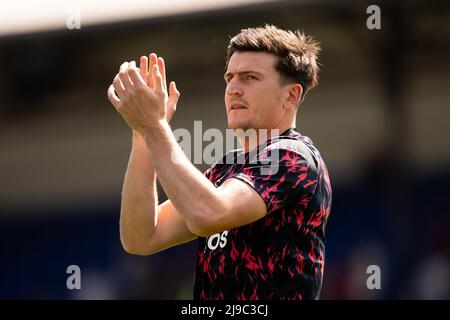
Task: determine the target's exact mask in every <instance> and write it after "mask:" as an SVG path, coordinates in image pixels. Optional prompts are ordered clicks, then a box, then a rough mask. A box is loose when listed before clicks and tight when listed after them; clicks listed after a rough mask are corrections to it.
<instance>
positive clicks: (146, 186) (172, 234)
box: [108, 25, 332, 300]
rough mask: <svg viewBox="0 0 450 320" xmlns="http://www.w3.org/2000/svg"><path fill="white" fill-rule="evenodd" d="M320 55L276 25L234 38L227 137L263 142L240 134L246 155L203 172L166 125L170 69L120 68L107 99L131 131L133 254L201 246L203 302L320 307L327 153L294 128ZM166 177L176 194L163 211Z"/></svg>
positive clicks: (150, 65) (127, 206)
mask: <svg viewBox="0 0 450 320" xmlns="http://www.w3.org/2000/svg"><path fill="white" fill-rule="evenodd" d="M318 52H319V45H318V43H317V42H316V41H314V40H313V39H312V38H311V37H309V36H306V35H305V34H303V33H302V32H299V31H288V30H282V29H279V28H277V27H275V26H270V25H266V26H264V27H257V28H249V29H244V30H242V31H241V32H240V33H239V34H238V35H236V36H235V37H233V38H232V39H231V40H230V43H229V46H228V53H227V62H226V70H225V74H224V80H225V83H226V88H225V110H226V114H227V120H228V128H230V129H233V130H235V131H237V130H241V131H243V132H247V131H250V130H253V132H256V134H254V135H239V136H238V138H239V139H240V140H241V141H240V142H241V146H242V149H238V150H232V151H230V152H228V153H227V154H225V155H223V159H221V160H219V161H216V162H215V163H213V164H212V165H211V166H210V167H209V168H208V169H207V170H206V172H205V173H202V172H200V171H199V170H198V169H197V168H196V167H195V166H194V165H193V164H192V163H191V161H190V160H189V159H188V158H187V157H186V155H185V154H184V152H183V150H182V149H181V147H180V145H179V144H178V143H177V140H176V138H175V137H174V134H173V132H172V129H171V127H170V125H169V122H170V119H171V118H172V116H173V114H174V112H175V110H176V105H177V102H178V99H179V97H180V92H179V91H178V89H177V88H176V85H175V83H174V82H171V83H170V85H169V87H168V89H167V85H166V74H165V62H164V60H163V59H162V58H161V57H157V55H156V54H153V53H152V54H151V55H150V56H149V57H148V58H147V57H141V59H140V65H139V67H137V66H136V64H135V63H134V62H130V63H124V64H122V66H121V68H120V71H119V73H118V74H117V76H116V77H115V78H114V81H113V84H112V85H111V86H110V87H109V89H108V98H109V100H110V102H111V103H112V105H113V106H114V107H115V109H116V110H117V111H118V112H119V113H120V115H121V116H122V117H123V119H124V120H125V121H126V123H127V124H128V126H129V127H130V128H131V129H132V132H133V138H132V150H131V155H130V159H129V163H128V167H127V171H126V175H125V180H124V184H123V191H122V202H121V213H120V236H121V241H122V244H123V247H124V249H125V250H126V251H127V252H129V253H132V254H139V255H150V254H153V253H156V252H159V251H161V250H165V249H167V248H170V247H173V246H176V245H179V244H182V243H186V242H188V241H191V240H194V239H197V241H198V252H197V259H196V271H195V281H194V299H201V300H206V299H318V298H319V295H320V289H321V286H322V277H323V271H324V264H325V227H326V224H327V220H328V216H329V214H330V209H331V202H332V200H331V198H332V193H331V185H330V180H329V176H328V171H327V168H326V166H325V163H324V161H323V160H322V158H321V156H320V153H319V151H318V150H317V149H316V147H315V146H314V145H313V142H312V141H311V139H309V138H308V137H306V136H304V135H302V134H301V133H300V132H299V131H298V130H297V129H296V116H297V110H298V108H299V105H300V104H301V103H302V102H303V100H304V97H305V95H306V93H307V92H308V91H309V90H310V89H312V88H314V87H315V86H316V85H317V83H318V65H317V59H318V58H317V55H318ZM261 130H265V132H268V134H267V135H261V134H259V132H261ZM274 155H276V157H274ZM173 159H177V161H173ZM230 159H232V160H235V161H230ZM239 159H240V160H241V161H237V160H239ZM157 179H159V181H160V183H161V186H162V187H163V189H164V191H165V193H166V194H167V196H168V200H167V201H165V202H164V203H161V204H159V202H158V195H157V188H156V180H157Z"/></svg>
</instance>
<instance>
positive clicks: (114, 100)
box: [108, 85, 120, 109]
mask: <svg viewBox="0 0 450 320" xmlns="http://www.w3.org/2000/svg"><path fill="white" fill-rule="evenodd" d="M108 99H109V101H110V102H111V104H112V105H113V106H114V107H115V108H116V109H117V108H118V107H119V103H120V100H119V98H118V97H117V96H116V94H115V92H114V87H113V85H110V86H109V88H108Z"/></svg>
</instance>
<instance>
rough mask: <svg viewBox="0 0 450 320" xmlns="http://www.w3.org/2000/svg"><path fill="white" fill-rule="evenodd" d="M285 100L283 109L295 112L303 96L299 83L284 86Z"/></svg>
mask: <svg viewBox="0 0 450 320" xmlns="http://www.w3.org/2000/svg"><path fill="white" fill-rule="evenodd" d="M286 90H287V91H286V100H285V107H286V108H288V109H292V110H293V111H295V109H296V108H297V106H298V105H299V104H300V102H301V100H302V95H303V88H302V85H301V84H299V83H293V84H289V85H287V86H286Z"/></svg>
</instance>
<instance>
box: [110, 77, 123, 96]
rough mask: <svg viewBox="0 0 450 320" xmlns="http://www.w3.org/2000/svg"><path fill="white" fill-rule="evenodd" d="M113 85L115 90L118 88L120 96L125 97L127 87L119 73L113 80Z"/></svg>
mask: <svg viewBox="0 0 450 320" xmlns="http://www.w3.org/2000/svg"><path fill="white" fill-rule="evenodd" d="M113 87H114V90H116V92H117V94H118V95H119V97H123V95H124V93H125V88H124V86H123V84H122V81H120V78H119V75H116V76H115V78H114V80H113Z"/></svg>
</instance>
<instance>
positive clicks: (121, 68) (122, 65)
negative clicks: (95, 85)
mask: <svg viewBox="0 0 450 320" xmlns="http://www.w3.org/2000/svg"><path fill="white" fill-rule="evenodd" d="M127 68H128V62H124V63H122V64H121V65H120V68H119V72H120V71H123V70H126V69H127Z"/></svg>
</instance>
